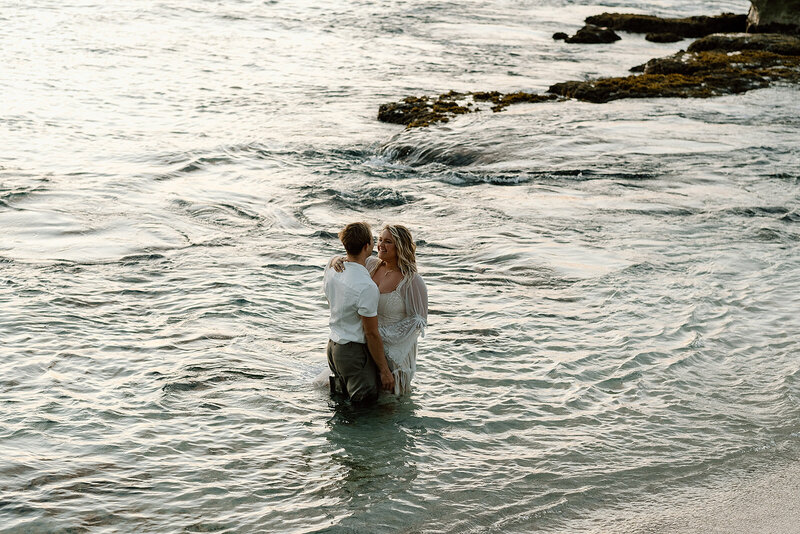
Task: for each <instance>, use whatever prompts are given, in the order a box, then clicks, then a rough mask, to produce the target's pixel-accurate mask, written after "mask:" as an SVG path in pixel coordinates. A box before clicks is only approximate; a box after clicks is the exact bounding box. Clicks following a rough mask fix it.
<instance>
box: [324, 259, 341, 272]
mask: <svg viewBox="0 0 800 534" xmlns="http://www.w3.org/2000/svg"><path fill="white" fill-rule="evenodd" d="M328 267H330V268H332V269H333V270H334V271H336V272H337V273H343V272H344V258H343V257H341V256H334V257H333V258H331V261H330V263H328Z"/></svg>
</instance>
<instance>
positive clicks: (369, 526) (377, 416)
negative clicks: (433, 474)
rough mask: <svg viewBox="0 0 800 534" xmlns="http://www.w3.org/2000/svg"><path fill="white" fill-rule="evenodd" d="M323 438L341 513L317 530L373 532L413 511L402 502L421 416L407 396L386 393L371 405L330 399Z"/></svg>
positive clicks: (408, 489)
mask: <svg viewBox="0 0 800 534" xmlns="http://www.w3.org/2000/svg"><path fill="white" fill-rule="evenodd" d="M332 408H333V414H332V416H331V418H330V419H329V420H328V422H327V432H326V433H325V438H326V439H327V441H328V443H329V444H330V450H331V451H332V453H331V461H332V463H334V464H335V465H336V466H337V471H338V475H337V479H338V480H337V493H338V497H339V498H340V499H341V500H340V502H341V506H342V510H341V512H342V513H343V517H342V518H341V519H340V520H339V521H337V522H336V524H334V525H331V526H329V527H327V528H325V529H323V530H320V531H319V532H328V533H333V532H337V533H338V532H348V533H352V532H375V529H376V528H379V527H391V528H397V527H399V526H400V525H401V524H403V523H404V522H407V521H408V520H409V519H410V518H411V517H412V516H411V513H412V510H411V509H406V503H407V502H408V501H409V500H410V499H409V498H408V496H409V495H411V494H412V485H413V482H414V480H415V479H416V478H417V474H418V472H417V464H416V457H417V453H416V442H415V439H416V436H417V435H418V434H419V433H420V428H421V422H420V420H419V417H417V416H416V414H415V411H416V408H417V406H416V405H415V404H414V402H413V400H411V399H410V398H407V397H406V398H402V399H399V400H398V399H395V398H392V397H386V398H384V399H381V401H379V402H378V403H377V404H374V405H371V406H363V405H362V406H358V405H354V404H352V403H349V402H347V401H342V402H333V401H332Z"/></svg>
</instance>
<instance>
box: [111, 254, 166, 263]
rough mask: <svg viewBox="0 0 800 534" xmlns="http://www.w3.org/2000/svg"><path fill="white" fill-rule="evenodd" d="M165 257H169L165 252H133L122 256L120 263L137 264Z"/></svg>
mask: <svg viewBox="0 0 800 534" xmlns="http://www.w3.org/2000/svg"><path fill="white" fill-rule="evenodd" d="M165 259H167V258H166V256H164V255H163V254H131V255H129V256H123V257H122V258H120V259H119V263H120V264H121V265H137V264H139V263H145V262H149V261H157V260H165Z"/></svg>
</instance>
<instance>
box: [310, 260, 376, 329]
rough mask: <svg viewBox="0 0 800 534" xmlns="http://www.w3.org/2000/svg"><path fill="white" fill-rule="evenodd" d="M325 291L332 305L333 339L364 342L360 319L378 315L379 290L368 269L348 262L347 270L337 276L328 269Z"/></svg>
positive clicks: (330, 323) (333, 271) (331, 325)
mask: <svg viewBox="0 0 800 534" xmlns="http://www.w3.org/2000/svg"><path fill="white" fill-rule="evenodd" d="M323 289H324V291H325V296H326V297H327V298H328V303H329V304H330V308H331V309H330V312H331V318H330V322H329V326H330V329H331V333H330V339H331V340H333V341H335V342H336V343H350V342H356V343H364V342H365V337H364V328H363V326H362V324H361V317H375V316H376V315H377V314H378V297H379V294H380V293H379V291H378V287H377V286H376V285H375V283H374V282H373V281H372V279H371V278H370V276H369V272H368V271H367V269H366V267H364V266H363V265H361V264H359V263H355V262H347V268H346V269H345V270H344V271H343V272H341V273H337V272H336V271H335V270H333V269H331V268H327V269H325V277H324V279H323Z"/></svg>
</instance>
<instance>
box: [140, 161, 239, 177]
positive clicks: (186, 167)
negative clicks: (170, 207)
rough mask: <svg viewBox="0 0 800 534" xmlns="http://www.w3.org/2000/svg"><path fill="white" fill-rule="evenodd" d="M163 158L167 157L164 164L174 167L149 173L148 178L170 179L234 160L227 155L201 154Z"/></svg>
mask: <svg viewBox="0 0 800 534" xmlns="http://www.w3.org/2000/svg"><path fill="white" fill-rule="evenodd" d="M165 158H167V161H166V164H168V165H174V166H175V167H176V168H174V169H172V170H169V171H166V172H163V173H157V174H150V175H148V176H149V177H150V178H152V179H154V180H157V181H164V180H172V179H175V178H180V177H182V176H185V175H187V174H191V173H195V172H199V171H204V170H208V169H209V168H212V167H219V166H222V165H228V164H232V163H234V162H235V160H234V159H233V158H231V157H229V156H227V155H221V156H220V155H217V156H201V157H198V158H194V159H192V158H187V157H186V156H185V155H173V157H169V156H165Z"/></svg>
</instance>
